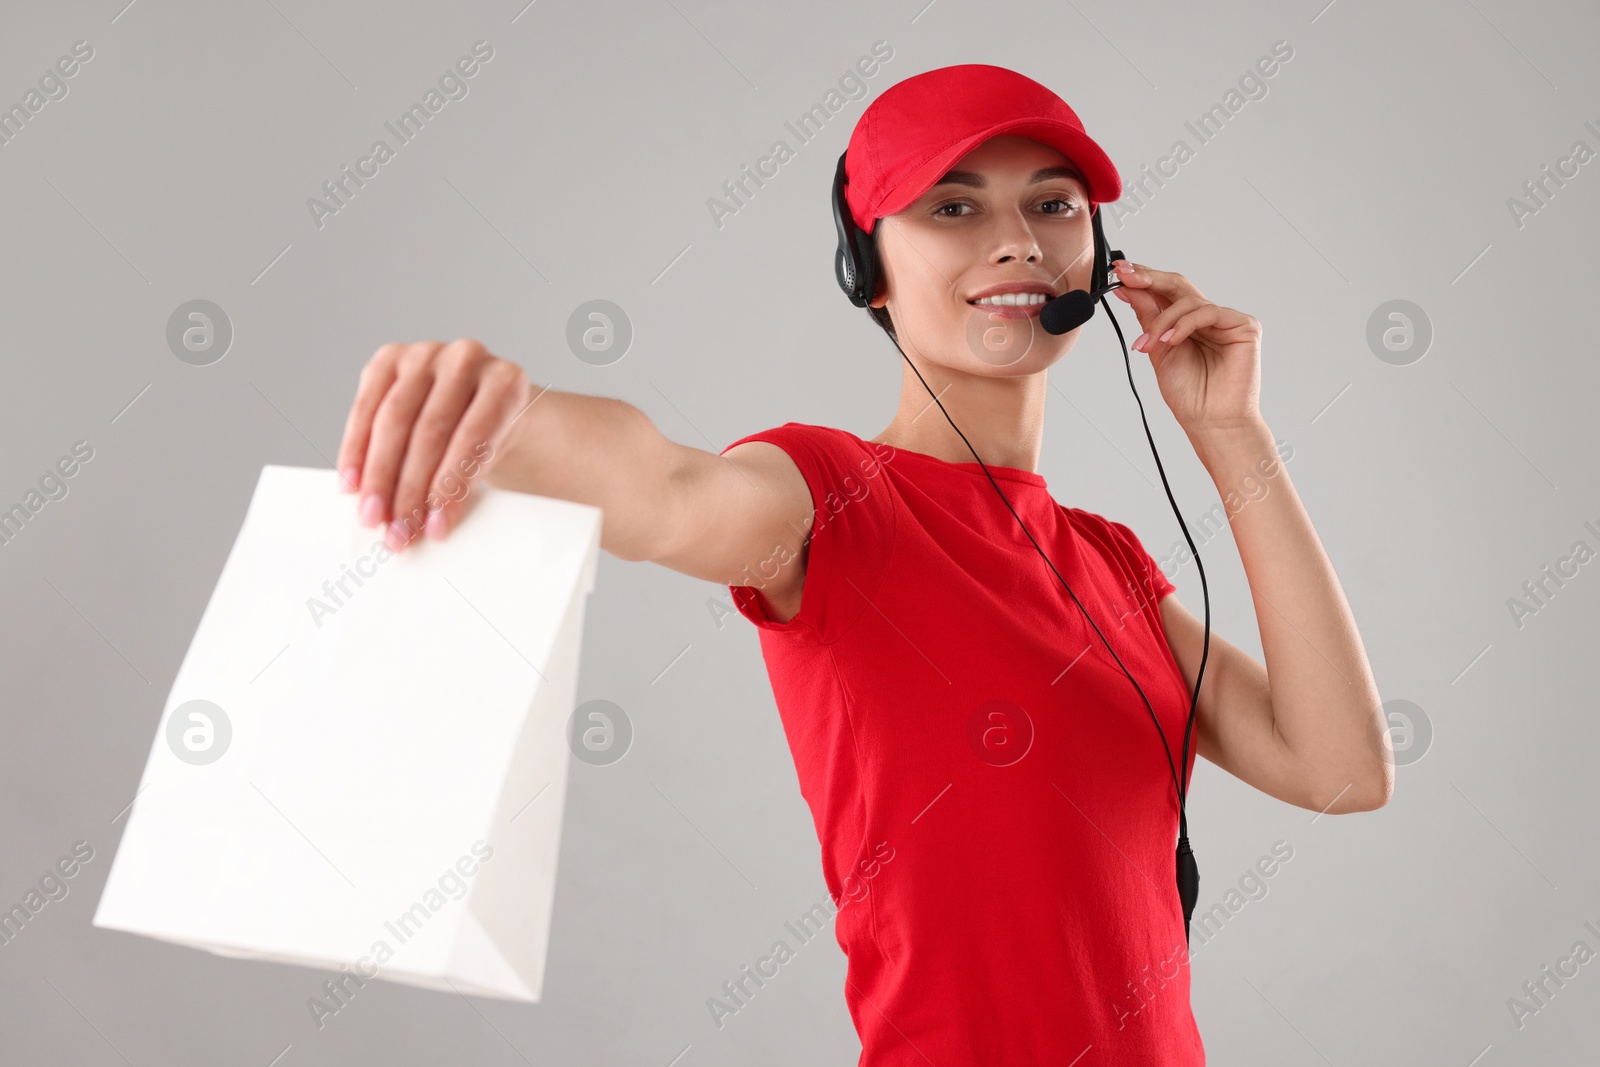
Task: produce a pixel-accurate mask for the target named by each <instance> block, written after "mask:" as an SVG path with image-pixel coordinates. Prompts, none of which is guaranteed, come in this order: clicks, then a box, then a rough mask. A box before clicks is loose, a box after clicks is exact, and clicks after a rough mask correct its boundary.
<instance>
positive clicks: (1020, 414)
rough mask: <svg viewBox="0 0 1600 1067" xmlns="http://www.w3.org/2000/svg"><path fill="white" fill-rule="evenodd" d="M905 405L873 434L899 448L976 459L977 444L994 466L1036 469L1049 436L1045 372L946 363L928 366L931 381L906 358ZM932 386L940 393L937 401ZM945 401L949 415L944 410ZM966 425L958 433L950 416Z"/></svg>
mask: <svg viewBox="0 0 1600 1067" xmlns="http://www.w3.org/2000/svg"><path fill="white" fill-rule="evenodd" d="M901 367H902V369H903V372H904V373H903V380H902V383H901V389H900V407H899V409H898V410H897V411H896V412H895V416H894V418H893V420H891V421H890V423H889V425H888V426H886V427H885V428H884V430H883V432H882V433H879V434H878V435H877V436H875V437H872V438H869V440H871V441H874V442H883V443H887V444H889V445H891V446H893V447H895V448H903V449H906V450H907V451H910V452H920V453H922V454H924V455H928V456H933V457H934V458H936V459H942V460H944V461H945V462H947V463H971V462H973V458H972V450H971V449H969V448H968V447H967V445H966V443H964V442H963V441H962V440H961V436H962V435H963V434H964V435H965V436H966V439H967V441H969V442H971V444H972V448H973V449H976V450H977V452H978V455H979V456H981V457H983V462H984V463H986V464H988V465H990V466H998V467H1013V468H1015V469H1017V470H1024V471H1037V469H1038V466H1039V452H1040V448H1041V445H1042V443H1043V437H1044V390H1045V374H1046V373H1047V372H1044V371H1041V372H1040V373H1038V374H1036V375H1030V376H1029V377H1027V378H981V377H978V376H975V375H968V374H960V375H958V374H952V373H951V372H950V371H948V370H946V369H945V368H943V367H937V366H935V367H933V368H931V370H932V373H930V372H929V370H928V369H924V370H923V374H924V375H925V376H926V377H927V379H928V386H927V387H924V386H923V384H922V381H921V380H920V379H918V378H917V376H916V374H915V373H914V372H913V371H912V370H911V368H910V367H906V366H905V364H904V362H903V361H902V363H901ZM929 388H931V389H932V390H933V392H934V393H936V394H937V395H938V397H939V403H934V401H933V398H932V397H930V396H929V395H928V391H929ZM940 404H942V405H943V406H944V409H945V411H946V412H949V418H948V419H947V418H946V417H945V414H944V412H941V411H940V410H939V407H940ZM952 419H953V420H954V421H955V424H956V426H959V427H961V433H960V434H958V433H956V431H955V430H954V429H952V428H951V425H950V420H952Z"/></svg>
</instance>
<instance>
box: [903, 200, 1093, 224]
mask: <svg viewBox="0 0 1600 1067" xmlns="http://www.w3.org/2000/svg"><path fill="white" fill-rule="evenodd" d="M1044 203H1045V204H1060V205H1062V207H1061V208H1059V209H1058V210H1055V211H1046V212H1045V214H1046V215H1070V214H1073V213H1074V212H1076V211H1077V210H1078V203H1077V201H1075V200H1071V199H1068V198H1067V197H1064V196H1057V197H1052V198H1051V199H1049V200H1046V201H1045V202H1044ZM970 207H972V205H971V204H969V203H967V202H966V201H965V200H952V201H950V202H949V203H946V204H940V205H939V206H938V207H936V208H934V209H933V214H934V217H936V218H945V219H959V218H965V217H966V215H967V214H968V212H965V211H961V210H960V209H961V208H970Z"/></svg>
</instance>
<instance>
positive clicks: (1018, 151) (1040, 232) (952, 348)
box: [872, 136, 1094, 377]
mask: <svg viewBox="0 0 1600 1067" xmlns="http://www.w3.org/2000/svg"><path fill="white" fill-rule="evenodd" d="M873 232H874V234H875V235H876V236H877V240H878V254H879V262H880V263H881V264H882V265H883V279H882V281H881V282H880V283H879V290H878V294H877V296H876V297H875V298H874V299H873V301H872V304H873V306H874V307H883V306H885V305H887V306H888V308H889V313H890V314H891V315H892V316H893V318H894V326H895V332H896V335H897V336H898V337H899V340H900V343H901V345H902V346H903V347H904V348H906V349H907V350H908V351H916V352H918V353H919V354H921V355H922V356H923V358H925V359H929V360H932V361H934V362H936V363H939V364H941V365H943V366H945V367H948V368H950V369H952V370H960V371H966V372H968V373H972V374H981V375H986V376H997V377H998V376H1016V375H1023V374H1033V373H1036V372H1038V371H1041V370H1043V369H1045V368H1046V367H1048V366H1050V365H1051V364H1052V363H1054V362H1055V361H1056V360H1057V359H1059V358H1060V357H1061V355H1062V354H1063V353H1064V352H1066V350H1067V349H1068V348H1070V347H1072V341H1073V339H1074V338H1075V337H1076V336H1077V331H1076V330H1073V331H1071V332H1069V333H1065V334H1060V335H1053V334H1049V333H1046V332H1045V330H1044V328H1043V327H1042V326H1040V325H1039V309H1038V307H1037V306H1035V307H1031V308H1030V307H1023V306H1018V307H995V306H984V305H979V304H976V303H974V301H975V300H976V299H977V298H978V297H979V296H980V295H981V294H983V293H984V292H986V291H987V290H989V289H991V288H992V287H994V286H996V285H1000V284H1003V283H1008V282H1028V283H1033V285H1034V286H1035V288H1039V289H1040V290H1041V291H1043V292H1045V293H1046V294H1047V295H1048V296H1051V297H1055V296H1060V295H1061V294H1062V293H1065V292H1068V291H1069V290H1072V289H1087V288H1089V276H1090V273H1091V271H1092V269H1093V266H1094V264H1093V257H1094V230H1093V228H1092V226H1091V222H1090V217H1089V197H1088V187H1087V186H1086V185H1085V184H1084V181H1083V179H1082V178H1081V177H1079V176H1078V170H1077V168H1076V167H1074V166H1073V165H1072V163H1071V162H1069V161H1068V159H1067V157H1066V156H1064V155H1062V154H1061V153H1060V152H1059V151H1057V150H1056V149H1054V148H1051V147H1049V146H1048V145H1044V144H1041V143H1039V142H1038V141H1033V140H1029V139H1027V138H1024V137H1012V136H1002V137H993V138H990V139H989V140H987V141H985V142H983V143H982V144H981V145H979V146H978V147H977V148H975V149H973V150H972V151H971V152H968V153H967V154H966V155H965V156H963V157H962V158H961V160H960V161H959V162H958V163H956V165H955V167H954V168H953V169H952V170H951V171H950V172H949V173H948V174H946V175H945V176H944V178H943V179H941V180H940V182H939V184H938V185H935V186H934V187H933V188H931V189H929V190H928V191H927V193H925V194H924V195H923V196H922V198H921V199H919V200H918V201H917V202H916V203H914V204H912V205H911V206H910V207H908V208H906V209H905V210H904V211H902V212H899V213H898V214H895V215H890V216H887V217H885V218H882V219H880V220H878V224H877V226H876V227H874V231H873Z"/></svg>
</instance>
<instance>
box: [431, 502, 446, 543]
mask: <svg viewBox="0 0 1600 1067" xmlns="http://www.w3.org/2000/svg"><path fill="white" fill-rule="evenodd" d="M447 529H448V526H447V524H446V523H445V521H444V509H443V508H437V509H435V510H434V511H431V512H429V513H428V536H429V537H431V538H433V539H434V540H435V541H442V540H444V535H445V531H446V530H447Z"/></svg>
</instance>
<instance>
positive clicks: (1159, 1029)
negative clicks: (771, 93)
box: [724, 422, 1205, 1067]
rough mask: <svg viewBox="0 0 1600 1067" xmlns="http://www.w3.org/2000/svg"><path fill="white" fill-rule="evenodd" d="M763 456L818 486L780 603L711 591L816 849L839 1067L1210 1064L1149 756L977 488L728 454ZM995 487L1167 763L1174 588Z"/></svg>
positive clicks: (1171, 728)
mask: <svg viewBox="0 0 1600 1067" xmlns="http://www.w3.org/2000/svg"><path fill="white" fill-rule="evenodd" d="M757 440H760V441H768V442H771V443H772V444H775V445H777V446H778V447H780V448H782V449H783V450H784V451H785V452H786V453H788V454H789V456H790V457H791V458H793V460H794V461H795V463H796V465H797V466H799V468H800V472H801V473H802V474H803V475H804V476H805V479H806V482H807V484H808V485H809V487H810V489H811V496H812V503H813V505H814V507H815V509H816V520H815V527H814V529H813V532H812V536H811V540H810V544H809V548H808V556H807V559H806V577H805V583H804V586H803V590H802V596H801V604H800V610H799V612H798V613H797V614H796V615H795V616H794V618H793V619H791V620H789V621H788V622H782V623H779V622H774V621H773V620H772V617H771V615H770V614H769V612H768V610H767V609H768V602H767V600H766V598H765V597H764V596H763V595H762V594H761V592H760V589H759V586H757V585H755V584H751V585H738V586H730V587H729V588H730V592H731V593H732V595H733V598H734V602H735V604H736V606H737V607H738V609H739V611H740V612H741V613H742V614H743V615H744V616H745V617H746V618H748V619H750V620H751V621H752V622H753V623H754V624H755V625H756V626H757V627H758V628H759V630H760V641H761V650H762V654H763V657H764V658H765V660H766V665H767V671H768V675H769V677H770V678H771V681H772V691H773V697H774V700H775V702H776V704H777V707H778V712H779V714H780V716H781V718H782V720H783V728H784V734H785V736H786V738H787V740H788V743H789V747H790V751H791V752H792V753H793V756H794V764H795V770H796V772H797V774H798V777H799V781H800V792H801V795H802V796H803V797H804V798H805V800H806V802H807V804H808V805H809V806H810V808H811V814H812V818H813V820H814V822H815V825H816V830H817V837H818V840H819V842H820V844H821V846H822V868H823V875H824V878H825V879H826V882H827V885H828V890H829V892H830V894H831V895H832V897H833V901H834V904H835V906H836V907H837V909H838V910H837V912H836V913H835V915H834V917H833V921H834V934H835V937H836V938H837V940H838V942H839V946H840V947H841V948H842V949H843V950H844V952H845V955H846V957H847V960H848V964H847V972H846V984H845V999H846V1001H847V1003H848V1006H849V1009H850V1014H851V1017H852V1019H853V1020H854V1022H855V1027H856V1031H857V1033H858V1034H859V1035H860V1037H861V1044H862V1052H861V1058H860V1060H859V1061H858V1067H900V1065H906V1067H913V1065H914V1067H927V1065H928V1064H929V1063H930V1062H932V1063H936V1064H939V1065H940V1067H946V1065H950V1067H956V1065H960V1067H976V1065H989V1064H994V1065H1005V1067H1016V1065H1020V1064H1028V1065H1034V1064H1045V1063H1054V1064H1062V1065H1065V1064H1068V1063H1071V1064H1074V1065H1075V1067H1096V1065H1118V1067H1135V1065H1137V1067H1146V1065H1157V1064H1159V1065H1160V1067H1198V1065H1202V1064H1204V1063H1205V1053H1204V1050H1203V1049H1202V1047H1201V1042H1200V1034H1199V1030H1198V1028H1197V1027H1196V1025H1195V1021H1194V1015H1193V1012H1192V1011H1191V1009H1190V1004H1189V967H1188V959H1189V957H1188V951H1187V947H1186V944H1185V940H1184V933H1183V911H1182V907H1181V905H1180V903H1179V900H1178V891H1177V884H1176V876H1175V871H1174V858H1173V853H1174V849H1175V847H1176V842H1177V833H1178V802H1177V795H1176V790H1175V787H1174V784H1173V781H1172V774H1171V771H1170V770H1169V764H1168V762H1167V756H1166V754H1165V752H1164V751H1163V749H1162V746H1161V739H1160V737H1159V735H1158V734H1157V732H1156V727H1155V724H1154V723H1153V722H1152V721H1151V719H1150V713H1149V712H1148V711H1146V710H1145V706H1144V703H1143V701H1141V700H1140V699H1139V695H1138V693H1137V692H1136V691H1135V690H1134V688H1133V686H1132V685H1130V684H1129V682H1128V680H1127V678H1126V677H1125V676H1124V675H1123V673H1122V671H1121V669H1120V668H1118V667H1117V665H1116V663H1115V662H1114V661H1113V660H1112V659H1111V657H1110V656H1109V655H1108V654H1107V653H1106V651H1105V647H1104V645H1102V644H1101V642H1100V639H1099V638H1098V637H1096V636H1095V634H1094V631H1093V630H1092V629H1090V628H1089V625H1088V623H1087V622H1086V621H1085V620H1084V618H1083V613H1082V611H1080V610H1079V608H1078V606H1077V604H1075V603H1074V602H1073V601H1072V599H1071V597H1069V596H1068V595H1067V591H1066V590H1065V589H1063V588H1062V587H1061V583H1060V582H1059V581H1058V580H1057V579H1056V577H1055V575H1054V574H1052V573H1051V572H1050V569H1049V568H1048V567H1047V566H1046V565H1045V562H1044V560H1043V559H1041V558H1040V557H1039V554H1038V552H1036V551H1035V550H1034V548H1033V546H1032V544H1031V543H1029V541H1028V540H1027V538H1026V536H1025V535H1024V534H1023V532H1022V530H1021V529H1019V528H1018V526H1017V522H1016V519H1014V518H1013V517H1012V515H1011V512H1010V511H1009V510H1007V508H1006V506H1005V504H1004V503H1003V502H1002V501H1001V499H1000V497H999V495H998V494H996V493H995V491H994V487H993V486H992V485H991V484H990V483H989V479H988V477H987V476H985V474H984V473H983V469H982V467H980V466H979V465H978V464H977V463H976V462H969V463H950V462H947V461H945V460H941V459H937V458H935V457H932V456H928V455H924V454H922V453H918V452H909V451H906V450H904V449H894V448H892V447H891V446H888V445H880V444H871V443H868V442H865V441H863V440H862V439H861V438H859V437H857V436H855V435H854V434H852V433H849V432H848V431H845V430H838V429H832V428H829V427H824V426H812V425H807V424H802V423H795V422H790V423H786V424H785V425H783V426H780V427H776V428H774V429H770V430H766V431H763V432H761V433H755V434H751V435H749V436H748V437H743V438H740V439H739V440H738V441H735V442H734V443H733V445H729V446H728V448H732V447H733V446H734V445H737V444H742V443H743V442H745V441H757ZM726 450H727V449H724V451H726ZM989 471H990V473H992V474H993V475H994V477H995V480H996V482H998V483H999V485H1000V488H1001V489H1002V490H1003V491H1004V492H1005V494H1006V496H1007V498H1009V499H1010V501H1011V506H1012V507H1014V508H1016V510H1017V513H1018V514H1019V515H1021V517H1022V520H1023V521H1024V522H1025V523H1027V526H1028V529H1029V530H1030V531H1032V533H1033V536H1034V537H1035V538H1036V539H1037V540H1038V542H1039V544H1040V546H1041V547H1042V548H1043V549H1044V550H1045V552H1046V553H1048V554H1049V556H1050V559H1051V561H1052V562H1053V563H1054V564H1055V566H1056V569H1057V570H1059V571H1060V572H1061V575H1062V577H1063V578H1065V579H1066V581H1067V583H1068V585H1070V586H1071V587H1072V590H1073V592H1074V593H1076V594H1077V596H1078V598H1079V600H1081V601H1082V603H1083V606H1084V608H1085V609H1087V610H1088V612H1089V613H1090V614H1091V615H1092V617H1093V618H1094V621H1095V623H1096V624H1097V625H1098V626H1099V627H1100V630H1101V632H1102V633H1104V634H1105V637H1106V640H1107V641H1109V642H1110V643H1111V645H1112V647H1113V648H1115V649H1116V652H1117V655H1118V656H1119V657H1121V659H1122V662H1123V663H1124V664H1125V665H1126V666H1127V668H1128V671H1129V672H1130V673H1132V675H1133V676H1134V678H1135V679H1137V680H1138V682H1139V684H1140V686H1142V687H1143V689H1144V692H1145V694H1146V696H1147V697H1148V698H1149V700H1150V704H1151V707H1152V708H1154V710H1155V713H1156V715H1157V717H1158V718H1159V720H1160V722H1161V728H1162V730H1164V731H1165V732H1166V737H1167V744H1168V745H1169V746H1170V748H1171V752H1172V764H1171V766H1173V767H1176V766H1177V765H1178V761H1179V760H1180V758H1181V752H1182V747H1183V730H1184V725H1185V722H1186V720H1187V717H1188V711H1189V692H1188V689H1187V687H1186V685H1185V682H1184V680H1183V676H1182V673H1181V672H1180V670H1179V668H1178V665H1177V662H1176V661H1175V660H1174V659H1173V657H1172V653H1171V650H1170V649H1169V647H1168V645H1167V641H1166V633H1165V630H1164V629H1163V627H1162V623H1161V614H1160V609H1159V607H1158V603H1157V602H1158V601H1159V600H1160V598H1162V597H1164V596H1166V595H1167V594H1168V593H1170V592H1172V591H1173V586H1172V583H1171V582H1169V581H1168V580H1167V578H1166V576H1165V575H1164V574H1162V573H1161V570H1160V568H1159V567H1158V566H1156V564H1155V562H1154V560H1152V559H1151V557H1150V556H1149V554H1148V553H1147V552H1146V551H1145V549H1144V547H1143V546H1142V545H1141V544H1140V542H1139V540H1138V538H1137V537H1135V536H1134V534H1133V532H1132V531H1131V530H1129V529H1128V528H1127V527H1126V526H1124V525H1122V524H1121V523H1115V522H1110V521H1108V520H1106V519H1104V518H1102V517H1101V516H1099V515H1096V514H1093V513H1091V512H1087V511H1081V510H1079V509H1076V508H1064V507H1062V506H1061V505H1059V504H1057V503H1056V502H1055V501H1054V500H1053V499H1052V498H1051V496H1050V493H1049V491H1048V490H1047V489H1046V486H1045V479H1044V478H1043V477H1042V476H1041V475H1039V474H1036V473H1033V472H1031V471H1024V470H1019V469H1015V468H1010V467H997V466H994V465H993V464H990V465H989ZM804 518H805V516H803V515H799V516H795V524H796V526H798V527H799V528H801V529H803V528H804ZM798 565H799V563H798V560H794V559H791V558H789V554H788V553H787V552H776V553H775V554H774V556H773V557H772V558H771V559H769V560H767V561H764V562H763V563H762V564H759V565H757V566H756V567H755V568H753V569H752V570H751V571H750V572H749V573H750V576H751V580H752V581H753V582H755V581H761V580H762V577H763V576H764V577H765V578H768V579H770V578H771V577H772V576H774V575H775V574H776V573H778V568H780V567H782V566H798ZM1189 747H1190V754H1189V767H1190V768H1192V767H1193V765H1194V755H1195V754H1194V749H1195V747H1196V746H1195V744H1194V742H1193V739H1192V738H1191V742H1190V746H1189Z"/></svg>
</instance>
